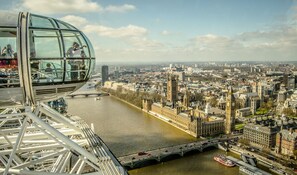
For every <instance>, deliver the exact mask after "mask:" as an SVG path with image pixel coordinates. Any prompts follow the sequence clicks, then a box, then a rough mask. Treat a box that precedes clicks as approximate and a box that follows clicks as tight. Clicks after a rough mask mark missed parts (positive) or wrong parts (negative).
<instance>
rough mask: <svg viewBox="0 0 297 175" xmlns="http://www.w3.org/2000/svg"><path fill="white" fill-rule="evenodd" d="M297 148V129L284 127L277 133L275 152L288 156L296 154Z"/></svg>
mask: <svg viewBox="0 0 297 175" xmlns="http://www.w3.org/2000/svg"><path fill="white" fill-rule="evenodd" d="M296 150H297V130H295V131H293V129H290V130H287V129H283V130H281V131H280V132H279V133H278V134H277V135H276V146H275V152H276V153H281V154H283V155H287V156H294V152H295V151H296Z"/></svg>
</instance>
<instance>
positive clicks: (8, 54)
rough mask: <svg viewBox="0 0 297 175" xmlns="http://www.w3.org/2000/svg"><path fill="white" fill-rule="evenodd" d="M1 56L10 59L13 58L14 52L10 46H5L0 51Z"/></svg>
mask: <svg viewBox="0 0 297 175" xmlns="http://www.w3.org/2000/svg"><path fill="white" fill-rule="evenodd" d="M1 56H4V57H10V58H14V57H15V52H14V50H13V49H12V47H11V45H10V44H7V45H6V46H5V47H3V49H2V50H1Z"/></svg>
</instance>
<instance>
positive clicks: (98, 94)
mask: <svg viewBox="0 0 297 175" xmlns="http://www.w3.org/2000/svg"><path fill="white" fill-rule="evenodd" d="M108 95H109V94H108V93H104V92H81V93H73V94H69V95H67V97H71V98H74V97H78V96H80V97H89V96H97V97H99V96H108Z"/></svg>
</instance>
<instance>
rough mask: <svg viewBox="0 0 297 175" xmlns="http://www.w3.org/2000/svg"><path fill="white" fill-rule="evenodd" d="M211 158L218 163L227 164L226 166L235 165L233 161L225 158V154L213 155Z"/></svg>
mask: <svg viewBox="0 0 297 175" xmlns="http://www.w3.org/2000/svg"><path fill="white" fill-rule="evenodd" d="M213 159H214V160H215V161H217V162H219V163H221V164H223V165H225V166H227V167H234V166H235V163H234V162H232V161H231V160H229V159H227V158H226V156H224V155H221V154H219V155H216V156H214V157H213Z"/></svg>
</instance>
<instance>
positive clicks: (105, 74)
mask: <svg viewBox="0 0 297 175" xmlns="http://www.w3.org/2000/svg"><path fill="white" fill-rule="evenodd" d="M101 76H102V80H101V82H102V86H104V83H105V82H106V81H107V80H108V66H107V65H103V66H102V67H101Z"/></svg>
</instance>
